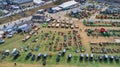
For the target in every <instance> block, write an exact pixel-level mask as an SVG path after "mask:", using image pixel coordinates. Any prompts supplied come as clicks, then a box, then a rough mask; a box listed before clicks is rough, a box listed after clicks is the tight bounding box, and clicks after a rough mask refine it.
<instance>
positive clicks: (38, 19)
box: [31, 14, 45, 22]
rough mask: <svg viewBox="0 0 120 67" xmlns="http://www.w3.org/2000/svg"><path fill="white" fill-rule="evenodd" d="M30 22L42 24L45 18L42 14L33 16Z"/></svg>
mask: <svg viewBox="0 0 120 67" xmlns="http://www.w3.org/2000/svg"><path fill="white" fill-rule="evenodd" d="M31 20H32V21H33V22H43V21H45V16H44V15H43V14H34V15H33V16H32V19H31Z"/></svg>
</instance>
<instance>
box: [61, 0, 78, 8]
mask: <svg viewBox="0 0 120 67" xmlns="http://www.w3.org/2000/svg"><path fill="white" fill-rule="evenodd" d="M76 4H78V2H76V1H74V0H72V1H68V2H65V3H63V4H61V5H59V7H61V8H63V9H65V8H69V7H71V6H73V5H76Z"/></svg>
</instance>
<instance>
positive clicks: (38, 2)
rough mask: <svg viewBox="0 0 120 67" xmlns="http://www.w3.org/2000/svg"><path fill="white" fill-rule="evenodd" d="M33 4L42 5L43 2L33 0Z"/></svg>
mask: <svg viewBox="0 0 120 67" xmlns="http://www.w3.org/2000/svg"><path fill="white" fill-rule="evenodd" d="M33 2H34V3H35V4H42V3H45V1H42V0H33Z"/></svg>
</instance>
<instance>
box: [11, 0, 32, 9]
mask: <svg viewBox="0 0 120 67" xmlns="http://www.w3.org/2000/svg"><path fill="white" fill-rule="evenodd" d="M11 2H12V4H13V5H17V6H20V7H28V6H32V5H34V3H33V0H11Z"/></svg>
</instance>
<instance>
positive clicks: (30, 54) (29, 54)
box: [25, 52, 32, 60]
mask: <svg viewBox="0 0 120 67" xmlns="http://www.w3.org/2000/svg"><path fill="white" fill-rule="evenodd" d="M31 56H32V53H31V52H29V53H28V54H27V56H26V57H25V60H28V59H29V58H30V57H31Z"/></svg>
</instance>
